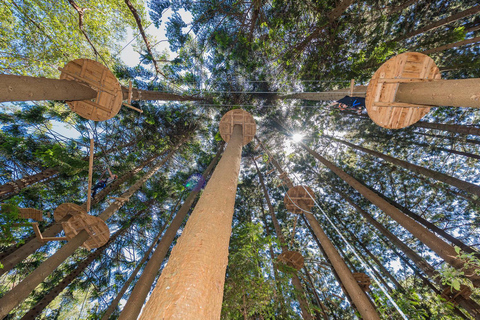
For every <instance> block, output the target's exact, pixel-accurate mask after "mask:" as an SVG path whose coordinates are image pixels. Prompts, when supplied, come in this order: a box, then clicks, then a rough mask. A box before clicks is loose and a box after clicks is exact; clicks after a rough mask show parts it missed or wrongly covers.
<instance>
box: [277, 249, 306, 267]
mask: <svg viewBox="0 0 480 320" xmlns="http://www.w3.org/2000/svg"><path fill="white" fill-rule="evenodd" d="M277 260H278V261H279V262H281V263H283V264H286V265H287V266H289V267H292V268H294V269H295V270H297V271H298V270H300V269H302V268H303V265H304V263H305V259H304V258H303V256H302V254H301V253H300V252H297V251H284V252H282V253H281V254H280V255H279V256H278V257H277Z"/></svg>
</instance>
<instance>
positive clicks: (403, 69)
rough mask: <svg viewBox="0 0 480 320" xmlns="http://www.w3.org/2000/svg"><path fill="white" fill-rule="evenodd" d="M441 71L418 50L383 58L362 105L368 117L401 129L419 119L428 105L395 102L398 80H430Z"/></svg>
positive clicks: (388, 126)
mask: <svg viewBox="0 0 480 320" xmlns="http://www.w3.org/2000/svg"><path fill="white" fill-rule="evenodd" d="M440 78H441V74H440V70H439V69H438V67H437V66H436V65H435V62H434V61H433V60H432V59H431V58H430V57H429V56H427V55H424V54H422V53H418V52H405V53H402V54H399V55H398V56H396V57H394V58H392V59H390V60H388V61H387V62H385V63H384V64H383V65H382V66H381V67H380V68H379V69H378V70H377V71H376V72H375V74H374V75H373V77H372V79H371V80H370V83H369V85H368V88H367V97H366V100H365V105H366V108H367V112H368V115H369V116H370V118H371V119H372V120H373V121H374V122H375V123H376V124H378V125H379V126H381V127H384V128H388V129H401V128H404V127H408V126H409V125H412V124H414V123H416V122H417V121H418V120H420V119H421V118H422V117H423V116H424V115H426V114H427V113H428V112H429V111H430V106H424V105H415V104H406V103H399V102H395V95H396V93H397V89H398V86H399V85H400V84H401V83H408V82H418V81H433V80H435V79H440Z"/></svg>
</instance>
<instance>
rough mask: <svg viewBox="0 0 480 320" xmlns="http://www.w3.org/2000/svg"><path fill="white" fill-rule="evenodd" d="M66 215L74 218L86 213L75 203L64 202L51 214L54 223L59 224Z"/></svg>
mask: <svg viewBox="0 0 480 320" xmlns="http://www.w3.org/2000/svg"><path fill="white" fill-rule="evenodd" d="M67 214H70V216H72V217H74V216H77V215H80V214H87V212H86V211H85V210H83V208H82V207H80V206H79V205H76V204H75V203H70V202H66V203H62V204H61V205H59V206H58V207H57V209H55V211H54V212H53V218H54V219H55V221H57V222H60V221H62V219H63V218H65V216H66V215H67Z"/></svg>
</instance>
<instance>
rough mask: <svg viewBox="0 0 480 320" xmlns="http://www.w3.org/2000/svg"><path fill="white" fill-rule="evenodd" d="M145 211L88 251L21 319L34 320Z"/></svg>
mask: <svg viewBox="0 0 480 320" xmlns="http://www.w3.org/2000/svg"><path fill="white" fill-rule="evenodd" d="M145 212H146V210H142V211H140V212H138V213H137V214H136V215H135V216H134V217H132V218H131V219H130V220H129V221H128V222H127V223H125V225H124V226H123V227H122V229H120V230H118V231H117V232H115V234H113V235H112V236H111V237H110V239H109V240H108V242H107V243H106V244H104V245H103V246H101V247H100V248H98V249H97V250H95V251H94V252H92V253H90V254H89V255H88V256H87V258H86V259H85V260H83V261H81V262H80V263H78V264H77V266H76V268H75V269H74V270H73V271H71V272H70V273H69V274H68V275H67V276H66V277H65V278H63V280H62V281H60V283H58V284H57V285H56V286H55V287H54V288H52V289H51V290H50V292H49V293H47V294H46V295H45V296H43V298H42V299H41V300H40V301H38V302H37V304H36V305H35V306H34V307H33V308H31V309H30V311H28V312H27V313H26V314H25V315H24V316H23V317H22V319H21V320H34V319H36V318H37V317H38V316H40V314H41V313H42V311H43V310H44V309H45V307H47V306H48V305H49V304H50V302H52V301H53V300H54V299H55V298H56V297H57V296H58V295H59V294H60V293H61V292H62V291H63V290H64V289H65V288H66V287H67V286H69V285H70V283H72V281H73V280H75V279H76V278H77V277H78V276H79V275H80V274H82V272H83V271H85V269H86V268H87V267H88V266H89V265H90V264H91V263H92V262H93V261H94V260H95V259H97V258H98V257H100V255H102V254H103V253H104V252H105V250H106V249H107V248H108V247H109V246H110V245H111V244H113V243H114V242H115V240H116V239H117V238H118V237H121V236H123V235H124V234H125V233H126V232H127V231H128V230H129V228H130V226H132V223H133V222H134V221H135V220H136V219H137V218H139V217H140V216H141V215H143V214H144V213H145Z"/></svg>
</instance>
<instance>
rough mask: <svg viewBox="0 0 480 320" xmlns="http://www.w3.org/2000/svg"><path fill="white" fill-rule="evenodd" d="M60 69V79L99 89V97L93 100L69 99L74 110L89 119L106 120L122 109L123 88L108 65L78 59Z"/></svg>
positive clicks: (69, 103)
mask: <svg viewBox="0 0 480 320" xmlns="http://www.w3.org/2000/svg"><path fill="white" fill-rule="evenodd" d="M59 69H60V71H61V72H62V73H61V75H60V79H67V80H75V81H79V82H82V83H85V84H87V85H88V86H90V87H91V88H93V89H94V90H96V91H97V97H96V98H95V99H93V100H92V101H90V100H82V101H67V104H68V106H69V107H70V109H72V111H73V112H75V113H77V114H79V115H80V116H81V117H83V118H86V119H89V120H94V121H104V120H108V119H110V118H112V117H114V116H115V115H116V114H117V113H118V112H119V111H120V108H121V106H122V100H123V93H122V88H121V86H120V83H119V82H118V80H117V78H115V76H114V74H113V73H112V72H111V71H110V70H108V68H107V67H105V66H104V65H102V64H100V63H98V62H96V61H93V60H90V59H76V60H73V61H70V62H69V63H67V65H66V66H65V67H64V68H59Z"/></svg>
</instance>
